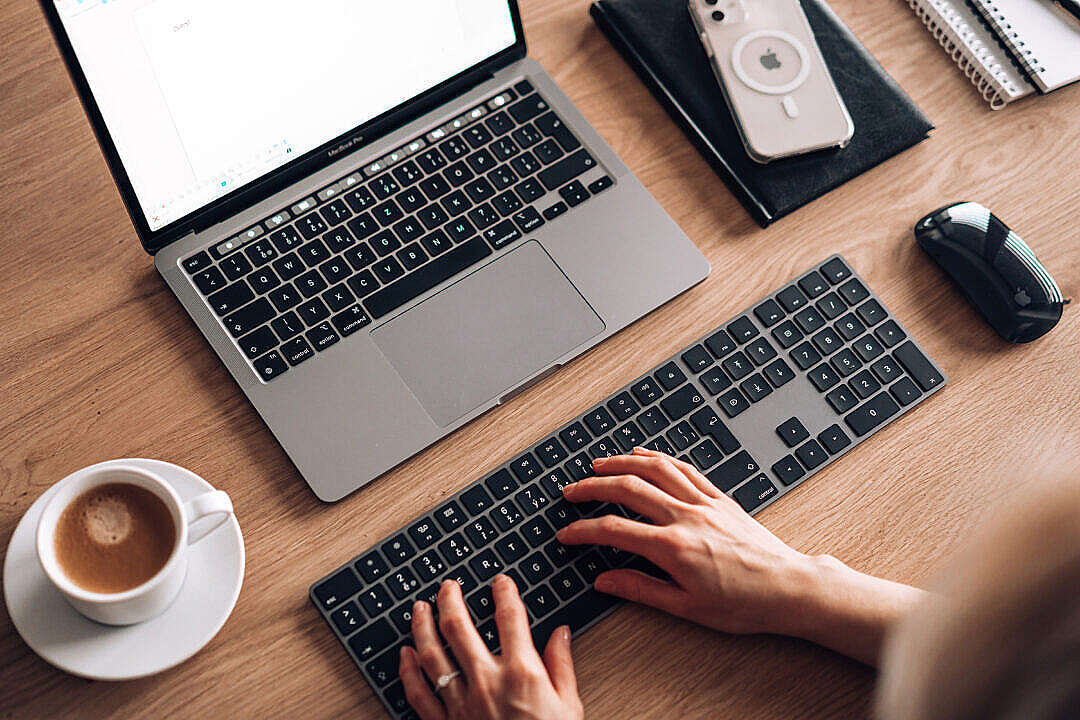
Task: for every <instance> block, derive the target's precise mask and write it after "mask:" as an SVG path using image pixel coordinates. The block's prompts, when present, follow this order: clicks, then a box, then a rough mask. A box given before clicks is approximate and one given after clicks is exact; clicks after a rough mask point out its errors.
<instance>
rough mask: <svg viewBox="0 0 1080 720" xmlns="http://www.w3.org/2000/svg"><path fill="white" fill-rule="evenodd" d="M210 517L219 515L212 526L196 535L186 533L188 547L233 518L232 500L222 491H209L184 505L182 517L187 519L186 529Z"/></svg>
mask: <svg viewBox="0 0 1080 720" xmlns="http://www.w3.org/2000/svg"><path fill="white" fill-rule="evenodd" d="M210 515H221V518H220V519H219V520H218V521H217V522H216V523H214V524H212V525H208V526H206V527H204V528H202V529H201V530H200V531H199V532H198V533H195V532H189V533H188V545H194V544H195V543H197V542H199V541H200V540H202V539H203V538H204V537H206V536H207V535H209V534H210V533H212V532H214V531H215V530H217V529H218V528H219V527H221V526H222V525H224V524H225V523H227V522H228V521H229V518H231V517H232V516H233V505H232V500H231V499H229V495H228V493H226V492H225V491H224V490H211V491H210V492H207V493H203V494H202V495H199V496H198V497H196V498H193V499H191V500H189V501H188V502H187V503H186V504H185V505H184V517H186V518H187V522H188V527H189V528H190V526H192V525H194V524H195V523H196V522H198V521H199V520H202V519H203V518H204V517H208V516H210Z"/></svg>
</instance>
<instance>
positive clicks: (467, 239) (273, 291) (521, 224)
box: [180, 80, 614, 382]
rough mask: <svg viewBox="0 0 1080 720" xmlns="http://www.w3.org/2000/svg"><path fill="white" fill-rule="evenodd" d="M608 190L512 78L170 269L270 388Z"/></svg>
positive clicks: (536, 99)
mask: <svg viewBox="0 0 1080 720" xmlns="http://www.w3.org/2000/svg"><path fill="white" fill-rule="evenodd" d="M613 183H614V181H613V180H612V179H611V177H610V176H608V175H606V174H605V173H604V171H603V169H602V168H601V167H600V166H599V165H598V163H597V161H596V160H595V159H594V158H593V156H592V155H591V154H590V153H589V151H588V150H587V149H585V148H584V147H582V144H581V141H580V140H579V139H578V138H577V137H576V136H575V135H574V134H573V133H572V132H571V131H570V130H569V128H567V127H566V126H565V125H564V124H563V122H562V120H561V119H560V118H559V117H558V116H557V115H556V114H555V112H554V111H552V110H551V109H550V108H549V106H548V103H547V101H546V100H545V99H544V98H543V97H542V96H541V95H540V94H539V93H538V92H536V91H535V89H534V88H533V86H532V84H531V83H530V82H529V81H528V80H522V81H521V82H518V83H517V84H515V85H514V86H513V87H512V88H505V89H504V90H502V91H501V92H499V93H497V94H496V95H494V96H493V97H491V98H489V99H487V100H485V101H484V102H482V103H480V104H478V105H476V106H475V107H472V108H471V109H469V110H468V111H467V112H465V113H463V114H462V115H460V116H459V117H457V118H455V119H453V120H451V121H450V122H448V123H445V124H444V125H442V126H440V127H437V128H433V129H432V130H430V131H429V132H427V133H425V134H423V135H422V136H420V137H417V138H415V139H414V140H413V141H411V142H409V143H406V144H405V145H403V146H401V147H400V148H398V149H397V150H395V151H394V152H392V153H389V154H388V155H386V156H385V157H383V158H381V159H379V160H377V161H375V162H372V163H370V164H368V165H367V166H365V167H364V168H362V169H361V170H358V171H356V172H354V173H352V174H350V175H348V176H347V177H344V178H341V179H340V180H338V181H336V182H334V183H332V184H330V185H328V186H326V187H325V188H323V189H322V190H320V191H319V192H317V193H315V194H314V195H312V196H310V197H306V198H302V199H298V200H297V202H295V203H293V204H292V205H291V206H289V207H288V208H282V209H281V210H280V211H278V212H276V213H274V214H273V215H271V216H270V217H268V218H266V219H265V220H263V221H262V222H260V223H258V224H257V225H254V226H252V227H251V228H248V229H247V230H245V231H244V232H242V233H240V234H239V235H237V236H235V237H232V238H229V239H228V240H225V241H223V242H220V243H218V244H216V245H214V246H212V247H210V248H208V249H207V250H202V251H199V252H197V253H195V254H194V255H191V256H189V257H186V258H184V259H183V260H181V262H180V264H181V266H182V267H183V269H184V270H185V271H186V272H187V274H188V276H189V277H190V278H191V281H192V283H193V284H194V285H195V287H197V288H198V290H199V292H200V293H201V294H202V295H203V297H204V298H205V299H206V302H207V303H208V304H209V305H210V307H211V308H212V309H213V311H214V313H215V314H216V315H217V316H218V318H220V321H221V323H222V324H223V326H224V327H225V329H226V330H227V331H228V332H229V334H230V335H231V336H232V338H233V339H234V341H235V342H236V344H237V347H238V348H239V349H240V351H241V352H242V353H243V354H244V355H245V356H246V357H247V359H248V361H249V362H250V363H251V366H252V369H253V370H254V371H255V373H256V374H257V375H258V376H259V377H260V378H261V379H262V380H263V381H264V382H268V381H270V380H273V379H274V378H276V377H278V376H279V375H281V374H282V373H284V372H286V371H287V370H288V369H289V368H290V367H294V366H296V365H299V364H300V363H302V362H305V361H306V360H309V359H311V358H313V357H315V355H316V353H318V352H321V351H323V350H326V349H328V348H329V347H330V346H332V345H335V344H336V343H338V341H339V340H341V339H342V338H343V337H346V336H348V335H351V334H352V333H354V332H356V331H357V330H360V329H361V328H363V327H365V326H366V325H369V324H370V323H371V322H372V321H373V320H378V319H379V318H381V317H383V316H385V315H387V314H389V313H391V312H393V311H394V310H396V309H397V308H399V307H401V306H402V305H404V304H405V303H407V302H409V301H410V300H412V299H413V298H416V297H417V296H419V295H421V294H423V293H425V292H427V291H428V290H430V289H432V288H434V287H435V286H437V285H439V284H441V283H442V282H444V281H446V280H449V279H450V278H451V277H454V276H455V275H457V274H459V273H461V272H463V271H464V270H466V269H468V268H469V267H472V266H473V265H476V264H477V263H479V262H481V261H482V260H484V259H485V258H487V257H488V256H490V255H493V254H494V253H495V252H496V251H498V250H501V249H503V248H505V247H507V246H508V245H510V244H511V243H513V242H515V241H516V240H518V239H520V238H521V237H523V236H524V235H526V234H528V233H530V232H533V231H534V230H536V229H537V228H539V227H541V226H542V225H544V224H546V223H548V222H550V221H552V220H554V219H556V218H558V217H559V216H561V215H563V214H564V213H566V212H568V211H569V210H570V209H571V208H573V207H576V206H577V205H580V204H581V203H583V202H585V201H586V200H587V199H589V198H590V197H592V196H593V195H595V194H596V193H599V192H602V191H603V190H606V189H607V188H609V187H611V185H612V184H613ZM586 184H587V185H588V187H586Z"/></svg>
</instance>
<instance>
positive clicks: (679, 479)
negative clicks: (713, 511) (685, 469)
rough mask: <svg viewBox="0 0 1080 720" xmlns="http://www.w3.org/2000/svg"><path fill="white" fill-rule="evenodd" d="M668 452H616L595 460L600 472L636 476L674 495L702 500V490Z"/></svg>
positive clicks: (691, 499) (694, 501)
mask: <svg viewBox="0 0 1080 720" xmlns="http://www.w3.org/2000/svg"><path fill="white" fill-rule="evenodd" d="M670 461H671V458H669V457H668V456H666V455H614V456H612V457H609V458H605V459H604V461H603V462H602V463H596V462H594V463H593V469H594V470H595V471H596V474H597V475H620V474H626V475H637V476H638V477H640V478H641V479H643V480H645V481H646V482H649V483H651V484H652V485H655V486H656V487H658V488H660V489H661V490H663V491H664V492H665V493H667V494H668V495H670V496H671V497H673V498H677V499H679V500H682V501H683V502H688V503H699V502H701V500H702V497H701V491H700V490H699V489H698V488H697V486H695V485H694V483H692V482H690V480H689V479H688V478H687V477H686V476H685V475H683V474H682V472H680V471H679V470H678V469H677V468H676V467H675V466H674V465H672V464H671V462H670Z"/></svg>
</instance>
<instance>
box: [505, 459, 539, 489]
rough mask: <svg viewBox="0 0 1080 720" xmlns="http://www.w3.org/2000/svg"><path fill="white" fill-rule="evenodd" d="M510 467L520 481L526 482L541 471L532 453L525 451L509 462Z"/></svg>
mask: <svg viewBox="0 0 1080 720" xmlns="http://www.w3.org/2000/svg"><path fill="white" fill-rule="evenodd" d="M510 469H512V470H513V471H514V475H517V479H518V480H519V481H520V482H528V481H529V480H532V479H533V478H534V477H537V476H538V475H540V473H541V472H542V469H541V467H540V464H539V463H538V462H536V460H535V459H534V458H533V456H532V453H525V454H524V455H522V456H521V457H519V458H518V459H516V460H514V462H512V463H511V464H510Z"/></svg>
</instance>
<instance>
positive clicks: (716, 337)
mask: <svg viewBox="0 0 1080 720" xmlns="http://www.w3.org/2000/svg"><path fill="white" fill-rule="evenodd" d="M705 347H707V348H709V352H711V353H712V354H713V355H714V356H715V357H716V358H717V359H720V358H722V357H724V356H725V355H727V354H728V353H729V352H731V351H732V350H734V349H735V342H734V341H733V340H732V339H731V336H730V335H728V334H727V331H726V330H717V331H716V332H715V333H713V334H712V335H710V336H709V337H708V339H707V340H706V341H705Z"/></svg>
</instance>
